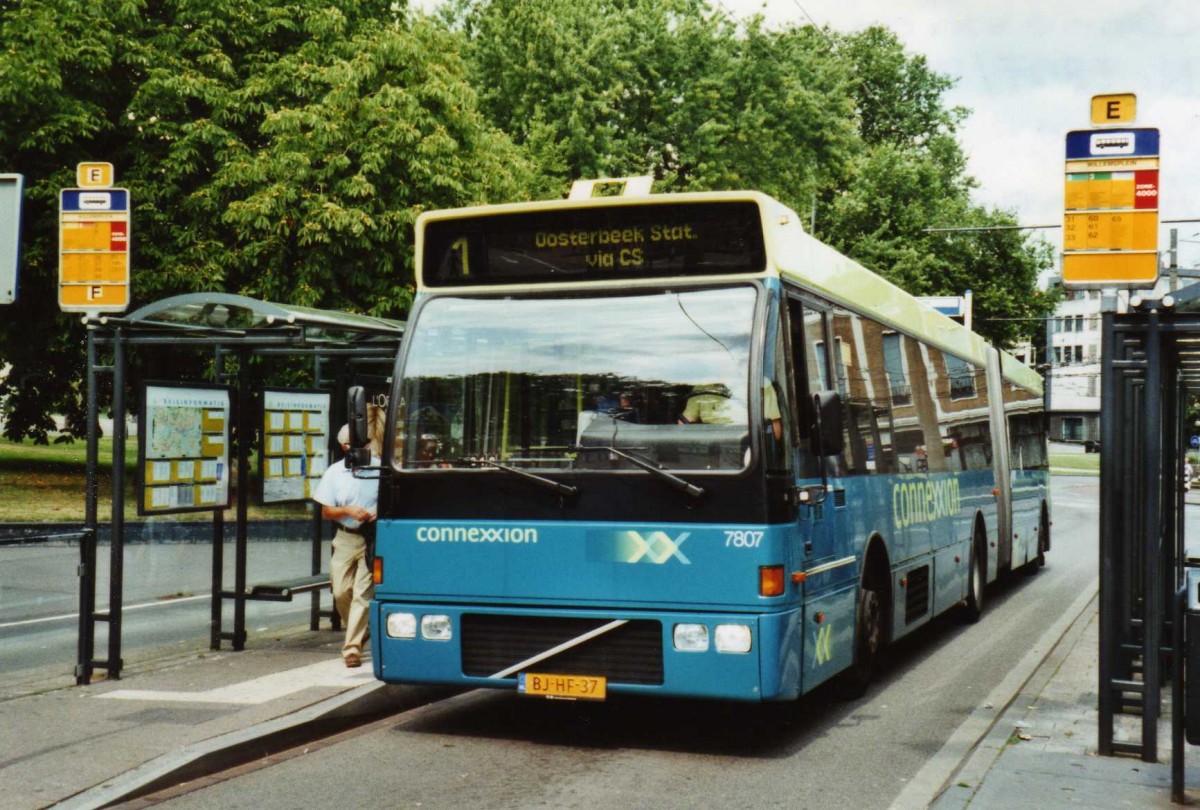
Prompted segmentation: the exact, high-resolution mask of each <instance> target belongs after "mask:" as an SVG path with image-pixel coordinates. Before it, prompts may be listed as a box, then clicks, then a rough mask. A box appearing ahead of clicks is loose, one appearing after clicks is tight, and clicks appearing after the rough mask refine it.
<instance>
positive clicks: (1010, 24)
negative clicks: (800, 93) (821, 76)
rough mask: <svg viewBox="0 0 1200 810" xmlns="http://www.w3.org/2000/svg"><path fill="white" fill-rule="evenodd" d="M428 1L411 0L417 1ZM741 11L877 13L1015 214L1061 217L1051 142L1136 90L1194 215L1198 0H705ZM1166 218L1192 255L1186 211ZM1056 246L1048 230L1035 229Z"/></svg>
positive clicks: (1197, 233)
mask: <svg viewBox="0 0 1200 810" xmlns="http://www.w3.org/2000/svg"><path fill="white" fill-rule="evenodd" d="M435 2H436V0H416V2H414V5H418V6H424V7H429V6H431V5H434V4H435ZM710 3H711V5H712V6H713V7H714V8H717V9H724V10H725V11H726V12H727V13H728V14H730V15H731V16H733V17H735V18H737V19H739V20H740V19H744V18H746V17H748V16H750V15H752V14H754V13H761V14H763V15H764V16H765V17H766V19H767V20H768V21H769V22H770V23H772V24H775V25H784V24H789V23H798V24H804V23H808V22H814V23H816V24H818V25H829V26H831V27H832V28H834V29H837V30H839V31H854V30H858V29H861V28H863V27H866V26H868V25H872V24H876V23H878V24H882V25H885V26H887V27H888V28H891V29H892V30H893V31H895V32H896V33H897V34H898V35H899V37H900V40H901V41H902V42H903V43H904V44H905V45H906V47H907V48H908V49H909V50H910V51H912V52H915V53H921V54H924V55H925V56H926V57H927V58H928V60H929V63H930V65H931V67H932V68H933V69H934V70H936V71H938V72H939V73H942V74H945V75H948V76H950V77H952V78H955V79H956V80H957V82H958V83H957V85H956V87H955V88H954V89H953V90H952V91H951V92H950V94H949V96H948V101H949V103H950V104H954V105H961V106H964V107H967V108H969V109H970V110H971V115H970V117H969V118H968V119H967V121H966V122H965V124H964V125H963V127H962V131H961V137H960V140H961V142H962V144H963V147H964V149H965V150H966V153H967V155H968V157H969V159H970V172H971V174H972V175H974V176H975V178H976V179H977V180H978V181H979V184H980V187H979V189H978V190H977V192H976V200H977V201H978V202H980V203H982V204H984V205H988V206H993V207H1000V208H1005V209H1009V210H1012V211H1014V212H1016V215H1017V219H1018V221H1019V222H1020V223H1021V224H1028V225H1041V224H1061V222H1062V208H1063V170H1064V159H1065V146H1064V141H1065V137H1066V133H1067V132H1068V131H1069V130H1072V129H1087V128H1089V127H1090V126H1091V121H1090V102H1091V97H1092V96H1093V95H1096V94H1100V93H1122V92H1132V93H1135V94H1136V95H1137V100H1138V114H1137V120H1136V122H1134V125H1135V126H1141V127H1157V128H1158V129H1159V130H1161V132H1162V147H1161V151H1162V158H1161V174H1160V177H1159V183H1160V190H1159V192H1160V213H1159V217H1160V219H1182V218H1193V219H1200V58H1198V57H1197V52H1198V51H1200V0H1153V2H1149V1H1148V0H710ZM1170 227H1177V228H1178V229H1179V237H1180V238H1181V239H1195V240H1196V242H1195V243H1190V242H1183V243H1181V245H1180V248H1181V250H1180V263H1181V264H1183V265H1185V266H1195V265H1200V222H1194V223H1183V224H1179V225H1175V226H1169V225H1164V226H1162V230H1161V233H1160V237H1159V245H1160V247H1161V248H1163V249H1165V247H1166V244H1167V239H1168V229H1169V228H1170ZM1041 233H1043V234H1044V235H1045V236H1046V237H1047V239H1049V240H1050V241H1051V242H1052V243H1053V244H1055V245H1056V246H1061V238H1060V236H1059V231H1058V230H1057V229H1056V230H1046V231H1042V232H1041Z"/></svg>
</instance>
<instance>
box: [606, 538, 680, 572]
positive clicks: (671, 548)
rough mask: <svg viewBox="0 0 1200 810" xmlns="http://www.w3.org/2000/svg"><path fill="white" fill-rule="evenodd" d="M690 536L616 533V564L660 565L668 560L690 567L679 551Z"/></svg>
mask: <svg viewBox="0 0 1200 810" xmlns="http://www.w3.org/2000/svg"><path fill="white" fill-rule="evenodd" d="M689 536H691V533H690V532H684V533H683V534H679V535H677V536H674V538H672V536H668V535H667V533H666V532H650V533H649V534H647V535H646V536H642V534H641V533H640V532H618V533H617V545H616V548H614V552H616V562H618V563H652V564H654V565H662V564H664V563H666V562H668V560H672V559H677V560H679V562H680V563H683V564H684V565H691V560H690V559H688V558H686V557H684V553H683V551H682V550H680V546H683V544H684V542H685V541H686V540H688V538H689Z"/></svg>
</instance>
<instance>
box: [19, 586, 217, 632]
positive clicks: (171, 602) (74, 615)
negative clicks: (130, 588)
mask: <svg viewBox="0 0 1200 810" xmlns="http://www.w3.org/2000/svg"><path fill="white" fill-rule="evenodd" d="M208 598H209V594H206V593H205V594H201V595H199V596H181V597H179V598H178V599H156V600H154V601H153V602H142V603H141V604H138V605H124V606H122V608H121V610H122V611H126V610H142V609H143V608H152V607H164V606H166V605H178V604H179V603H181V602H198V601H200V600H201V599H208ZM78 618H79V614H78V613H63V614H61V615H59V616H43V617H41V618H40V619H23V620H21V621H19V622H6V623H4V624H0V630H3V629H4V628H6V627H23V626H25V625H28V624H44V623H46V622H61V621H64V620H66V619H78Z"/></svg>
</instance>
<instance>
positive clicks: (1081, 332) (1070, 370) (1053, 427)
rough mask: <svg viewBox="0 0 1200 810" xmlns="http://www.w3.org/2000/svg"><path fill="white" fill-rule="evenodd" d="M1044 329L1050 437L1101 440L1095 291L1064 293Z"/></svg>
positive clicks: (1097, 299)
mask: <svg viewBox="0 0 1200 810" xmlns="http://www.w3.org/2000/svg"><path fill="white" fill-rule="evenodd" d="M1124 308H1125V298H1124V296H1122V297H1121V300H1119V301H1118V309H1120V310H1121V311H1124ZM1046 328H1047V332H1048V334H1047V340H1046V344H1047V357H1046V363H1047V364H1048V366H1049V369H1048V370H1047V373H1046V393H1047V400H1048V401H1047V402H1046V414H1047V416H1048V417H1049V419H1050V440H1051V441H1065V442H1078V443H1082V444H1084V445H1085V446H1091V443H1094V442H1098V441H1099V440H1100V291H1099V290H1070V291H1068V292H1067V293H1066V296H1065V297H1064V299H1063V301H1062V303H1061V304H1059V305H1058V309H1057V310H1055V312H1054V315H1053V316H1052V317H1051V319H1050V321H1049V322H1048V324H1047V327H1046Z"/></svg>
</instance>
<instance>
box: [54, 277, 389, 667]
mask: <svg viewBox="0 0 1200 810" xmlns="http://www.w3.org/2000/svg"><path fill="white" fill-rule="evenodd" d="M85 323H86V326H87V380H86V385H87V390H86V397H87V400H86V402H87V420H88V437H87V472H86V511H85V518H84V521H85V523H84V531H83V533H82V539H81V540H80V546H79V547H80V552H79V554H80V564H79V641H78V655H77V660H76V667H75V680H76V683H77V684H86V683H90V682H91V679H92V677H93V675H94V674H95V671H96V670H97V669H102V670H104V671H105V673H106V674H107V677H108V678H110V679H117V678H119V677H120V674H121V669H122V659H121V612H122V605H123V595H122V590H123V577H124V550H125V538H126V531H125V518H124V514H125V505H126V497H125V482H126V475H127V472H128V471H127V464H126V460H125V455H126V443H127V438H128V437H127V435H126V434H127V429H126V420H127V417H128V415H129V413H130V408H129V403H128V401H127V392H126V388H127V385H128V375H129V370H130V369H129V363H130V358H131V354H132V353H135V352H140V351H153V350H158V351H167V352H174V351H180V350H185V349H187V350H197V351H199V352H201V353H204V352H209V351H211V352H212V359H211V369H212V378H213V379H212V382H217V383H221V382H225V383H228V384H229V386H230V390H231V399H232V402H231V403H230V405H231V412H232V424H231V425H230V426H229V436H230V439H231V442H230V444H231V445H235V446H236V454H235V452H234V450H233V449H232V448H231V449H230V450H229V466H230V467H231V469H230V470H229V471H228V472H229V479H230V482H231V485H232V481H234V480H236V503H235V504H234V506H235V515H236V520H235V526H234V538H235V540H234V555H235V558H234V566H233V577H234V582H233V587H232V589H227V588H226V585H225V581H224V580H225V575H224V567H225V561H224V543H225V536H226V525H225V523H226V521H225V515H224V509H225V504H224V503H222V504H221V505H220V507H219V508H215V507H214V508H212V509H209V510H204V509H200V510H199V511H211V513H212V543H213V559H212V594H211V621H210V646H211V647H212V648H213V649H218V648H219V647H220V644H221V642H222V641H229V642H230V643H231V645H232V647H233V649H235V650H241V649H243V648H244V645H245V641H246V602H247V601H248V600H253V599H267V600H290V599H291V598H292V597H293V596H294V595H297V594H300V593H305V592H310V591H311V597H312V609H311V627H312V629H314V630H315V629H317V624H318V621H319V618H320V608H319V604H320V603H319V597H320V594H319V590H317V589H318V588H319V587H320V586H321V585H323V584H324V583H325V582H327V576H322V575H321V573H320V572H321V554H320V551H321V543H322V534H323V522H322V520H321V517H320V511H319V510H318V509H316V508H315V507H310V512H311V515H310V516H311V539H312V568H311V576H309V577H304V578H299V579H295V580H290V581H277V582H268V583H260V584H257V585H255V584H248V583H247V581H246V579H247V573H246V572H247V565H246V561H247V550H248V527H247V522H248V521H247V513H248V507H249V503H250V496H251V493H250V487H249V481H250V452H251V444H252V441H253V438H254V436H255V435H256V432H257V431H256V423H255V416H256V409H255V408H254V394H255V392H256V390H257V389H258V388H259V387H261V382H260V381H258V380H255V379H254V378H253V372H252V368H251V366H252V364H253V361H254V359H255V358H267V357H279V356H285V357H292V358H298V359H300V361H301V362H302V363H307V362H311V364H312V370H311V380H312V386H313V388H314V389H321V390H323V391H328V392H330V394H331V398H330V407H331V412H330V414H329V418H328V419H327V427H331V426H333V425H338V424H341V422H342V421H344V409H345V392H346V390H347V388H348V387H349V386H351V385H368V386H369V385H371V384H377V385H382V384H384V383H386V381H387V380H388V379H389V375H390V373H391V370H392V368H393V365H394V362H395V358H396V354H397V351H398V349H399V345H400V340H401V338H402V336H403V333H404V324H403V322H400V321H393V320H387V319H383V318H375V317H371V316H367V315H358V314H353V313H347V312H335V311H327V310H319V309H312V308H307V307H299V306H293V305H289V304H278V303H271V302H267V301H259V300H256V299H253V298H249V297H246V296H240V295H231V294H226V293H194V294H189V295H180V296H175V297H172V298H166V299H163V300H161V301H157V302H154V303H152V304H148V305H146V306H144V307H142V308H141V309H138V310H137V311H135V312H132V313H130V314H128V315H125V316H122V317H90V318H87V319H85ZM102 355H103V356H104V359H103V362H102V359H101V358H102ZM230 366H232V367H234V368H233V370H232V371H228V372H227V368H228V367H230ZM105 376H107V377H109V378H110V379H111V391H112V394H111V402H110V403H108V404H109V405H110V406H111V413H112V417H113V429H112V498H111V500H112V517H111V525H110V526H109V530H110V531H109V535H110V537H111V548H110V560H109V579H108V586H109V587H108V604H107V609H105V610H100V609H97V605H96V585H97V582H96V579H97V565H96V561H97V537H98V529H99V520H98V513H99V512H98V500H99V475H98V467H99V418H98V417H99V414H100V408H101V403H100V393H99V391H100V381H101V379H102V378H103V377H105ZM164 382H171V381H170V380H165V381H164ZM259 410H261V409H259ZM330 432H333V431H330ZM329 441H330V442H332V437H329ZM234 465H236V468H235V469H236V479H234V477H233V474H232V473H233V468H234ZM137 474H138V475H145V470H140V471H137ZM193 511H196V510H193ZM164 585H166V586H168V587H169V585H170V583H164ZM226 602H232V603H233V617H232V628H231V629H229V630H225V629H224V619H225V616H224V614H225V604H226ZM331 616H332V618H333V621H334V626H335V627H336V626H337V617H336V612H331ZM100 624H105V625H107V629H108V632H107V655H106V656H105V657H104V658H97V657H96V646H97V644H96V630H97V627H98V626H99V625H100Z"/></svg>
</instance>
